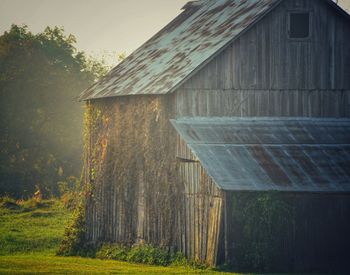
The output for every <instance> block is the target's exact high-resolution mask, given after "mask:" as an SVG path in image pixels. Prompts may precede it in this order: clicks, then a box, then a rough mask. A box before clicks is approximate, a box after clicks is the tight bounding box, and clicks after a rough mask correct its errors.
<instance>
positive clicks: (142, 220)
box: [86, 96, 183, 247]
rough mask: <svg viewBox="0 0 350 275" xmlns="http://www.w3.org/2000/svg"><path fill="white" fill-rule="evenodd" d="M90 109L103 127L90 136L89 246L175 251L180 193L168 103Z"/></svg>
mask: <svg viewBox="0 0 350 275" xmlns="http://www.w3.org/2000/svg"><path fill="white" fill-rule="evenodd" d="M93 107H94V108H95V109H98V110H99V111H100V112H101V115H100V116H101V121H102V122H101V124H103V123H105V122H106V123H107V124H108V125H106V126H105V127H104V128H103V127H96V128H94V129H91V132H90V149H89V152H88V157H87V160H86V163H87V167H89V170H90V171H89V173H88V177H87V179H86V181H87V183H91V185H92V193H91V194H90V196H88V198H87V222H86V224H87V238H88V240H89V241H91V242H95V243H98V242H117V243H125V244H130V243H135V242H146V243H150V244H154V245H159V246H167V247H174V246H176V241H175V240H176V239H177V238H176V237H175V236H176V233H175V232H177V224H176V219H175V216H176V211H177V209H178V206H181V204H182V193H183V192H182V186H181V185H180V184H181V182H179V181H177V180H176V178H177V176H176V158H175V156H176V152H175V148H176V139H175V130H174V129H173V127H172V126H171V124H170V122H169V119H170V118H171V113H172V112H171V109H172V106H169V98H168V97H164V96H160V97H159V96H153V97H152V96H145V97H142V98H140V97H124V98H116V99H108V100H105V99H104V100H99V101H97V100H95V101H94V102H93ZM169 137H174V138H169ZM102 142H104V143H105V145H104V147H103V146H101V143H102ZM103 148H104V149H103ZM103 150H105V153H102V151H103ZM92 174H95V176H94V177H92ZM180 213H182V210H181V209H180Z"/></svg>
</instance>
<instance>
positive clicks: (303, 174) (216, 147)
mask: <svg viewBox="0 0 350 275" xmlns="http://www.w3.org/2000/svg"><path fill="white" fill-rule="evenodd" d="M172 123H173V125H174V127H175V128H176V130H177V131H178V133H179V135H180V136H181V138H182V139H184V140H185V142H186V143H187V145H188V147H189V148H190V149H191V150H192V152H193V153H194V154H195V155H196V157H197V158H198V159H199V160H200V162H201V164H202V165H203V167H204V168H205V169H206V170H207V172H208V174H209V175H210V176H211V177H212V178H213V179H214V181H215V182H216V183H217V185H218V186H219V187H220V188H221V189H224V190H248V191H265V190H279V191H295V192H349V191H350V119H307V118H297V119H296V118H291V119H286V118H188V119H179V120H172Z"/></svg>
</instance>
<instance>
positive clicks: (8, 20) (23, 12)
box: [0, 0, 350, 61]
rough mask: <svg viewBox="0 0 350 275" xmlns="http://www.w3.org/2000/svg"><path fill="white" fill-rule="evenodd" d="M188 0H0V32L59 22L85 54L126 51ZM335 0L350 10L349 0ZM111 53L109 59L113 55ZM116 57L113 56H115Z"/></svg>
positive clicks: (34, 29) (137, 45)
mask: <svg viewBox="0 0 350 275" xmlns="http://www.w3.org/2000/svg"><path fill="white" fill-rule="evenodd" d="M188 1H189V0H0V34H2V33H3V32H4V31H5V30H8V29H9V28H10V26H11V24H13V23H15V24H26V25H28V27H29V30H31V31H32V32H34V33H37V32H40V31H43V30H44V28H45V27H46V26H51V27H53V26H63V27H64V29H65V30H66V33H67V34H69V33H72V34H74V35H75V36H76V38H77V40H78V41H77V42H78V43H77V47H78V49H79V50H83V51H85V52H87V53H88V54H91V55H94V56H101V55H103V54H105V55H107V57H108V56H109V57H111V54H112V53H114V56H115V55H116V53H121V52H126V53H127V54H130V53H131V52H132V51H134V50H135V49H137V48H138V47H139V46H141V44H142V43H143V42H145V41H146V40H148V39H149V38H150V37H151V36H152V35H153V34H155V33H156V32H157V31H158V30H160V29H161V28H162V27H163V26H164V25H166V24H167V23H168V22H169V21H170V20H171V19H173V18H174V17H175V16H176V15H177V14H179V13H180V9H181V7H182V6H183V5H184V4H185V3H187V2H188ZM339 3H340V4H341V5H342V6H343V7H344V8H347V9H348V10H350V0H340V1H339ZM114 56H113V59H114ZM115 61H116V57H115Z"/></svg>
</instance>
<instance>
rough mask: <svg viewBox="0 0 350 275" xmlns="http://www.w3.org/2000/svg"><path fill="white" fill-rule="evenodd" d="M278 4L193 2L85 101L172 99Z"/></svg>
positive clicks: (261, 1)
mask: <svg viewBox="0 0 350 275" xmlns="http://www.w3.org/2000/svg"><path fill="white" fill-rule="evenodd" d="M278 2H280V1H279V0H245V1H242V0H199V1H192V2H191V3H189V4H188V5H186V6H185V7H184V11H183V12H182V13H181V14H180V15H179V16H178V17H176V18H175V19H174V20H173V21H172V22H170V23H169V24H168V25H167V26H166V27H165V28H163V29H162V30H161V31H160V32H159V33H157V34H156V35H155V36H153V37H152V38H151V39H150V40H149V41H147V42H146V43H145V44H143V45H142V46H141V47H140V48H139V49H138V50H136V51H135V52H134V53H132V54H131V55H130V56H128V57H127V58H126V59H125V60H124V61H123V62H122V63H120V64H119V65H117V66H116V67H115V68H114V69H112V70H111V71H110V72H109V73H108V74H107V75H106V76H105V77H103V78H102V79H101V80H100V81H99V82H97V83H96V84H95V85H93V86H92V87H90V88H89V89H87V90H86V91H84V92H83V93H82V94H81V96H80V99H81V100H87V99H94V98H103V97H113V96H122V95H139V94H166V93H169V92H171V91H172V90H173V89H174V88H176V87H177V86H178V85H179V84H181V83H182V81H184V80H185V79H186V77H188V76H189V75H191V73H193V72H194V71H195V70H196V69H197V68H199V67H200V66H201V65H202V64H203V63H205V61H207V60H208V59H209V58H210V57H212V56H213V55H214V54H215V53H216V52H218V51H219V50H220V49H222V48H223V47H224V46H225V45H227V44H228V43H230V42H231V41H232V40H233V39H234V38H236V37H238V36H239V34H240V33H242V32H243V31H244V30H245V29H246V28H247V27H248V26H250V25H252V24H253V23H254V22H255V21H256V20H258V19H259V18H260V17H262V16H263V15H264V14H265V13H266V12H267V11H269V10H270V9H271V8H272V7H274V6H275V5H276V4H277V3H278Z"/></svg>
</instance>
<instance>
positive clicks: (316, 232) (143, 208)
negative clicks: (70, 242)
mask: <svg viewBox="0 0 350 275" xmlns="http://www.w3.org/2000/svg"><path fill="white" fill-rule="evenodd" d="M349 19H350V16H349V15H348V14H347V13H346V12H345V11H343V10H342V9H341V8H340V7H339V6H337V5H336V4H335V3H334V2H333V1H330V0H247V1H241V0H198V1H192V2H189V3H187V4H186V5H185V6H184V7H183V10H182V13H181V14H180V15H179V16H178V17H176V18H175V19H174V20H173V21H171V22H170V23H169V24H168V25H167V26H165V27H164V28H163V29H162V30H160V31H159V32H158V33H157V34H156V35H154V36H153V37H152V38H151V39H150V40H148V41H147V42H146V43H145V44H143V45H142V46H141V47H140V48H139V49H137V50H136V51H135V52H133V53H132V54H131V55H130V56H128V57H127V58H126V59H125V60H124V61H123V62H121V63H120V64H119V65H117V66H116V67H115V68H114V69H112V70H111V71H110V72H109V73H108V74H107V75H106V76H105V77H103V78H102V79H101V80H100V81H99V82H97V83H96V84H94V85H93V86H92V87H90V88H89V89H87V90H86V91H84V92H83V93H82V94H81V96H80V100H83V101H85V102H86V110H87V111H86V116H85V125H86V135H85V158H84V159H85V168H86V169H85V177H84V178H85V186H86V188H87V191H88V192H87V198H86V201H87V203H86V239H87V242H90V243H94V244H98V243H103V242H110V243H122V244H130V245H131V244H135V243H148V244H152V245H155V246H160V247H165V248H167V249H169V250H170V251H181V252H183V253H184V254H185V255H186V256H187V257H188V258H190V259H194V260H196V261H199V262H203V263H207V264H208V265H219V264H227V265H229V266H232V267H233V268H234V269H236V270H250V271H252V270H254V269H255V270H265V271H296V272H299V271H313V272H315V271H320V272H333V271H336V272H345V271H347V270H348V269H349V258H350V252H349V247H350V234H349V232H350V219H349V217H350V197H349V191H350V20H349Z"/></svg>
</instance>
